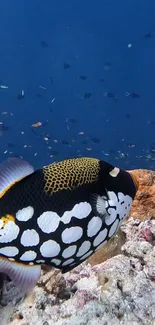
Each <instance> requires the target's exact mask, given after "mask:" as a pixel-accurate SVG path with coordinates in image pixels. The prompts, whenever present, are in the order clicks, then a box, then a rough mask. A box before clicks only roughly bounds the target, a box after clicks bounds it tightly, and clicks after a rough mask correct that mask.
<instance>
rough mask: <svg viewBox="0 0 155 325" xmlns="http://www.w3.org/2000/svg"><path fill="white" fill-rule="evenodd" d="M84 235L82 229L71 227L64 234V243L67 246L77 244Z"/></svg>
mask: <svg viewBox="0 0 155 325" xmlns="http://www.w3.org/2000/svg"><path fill="white" fill-rule="evenodd" d="M82 235H83V229H82V228H81V227H78V226H75V227H70V228H66V229H65V230H64V231H63V232H62V235H61V237H62V241H63V242H64V243H65V244H71V243H74V242H76V241H77V240H78V239H80V238H81V237H82Z"/></svg>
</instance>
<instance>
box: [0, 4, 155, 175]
mask: <svg viewBox="0 0 155 325" xmlns="http://www.w3.org/2000/svg"><path fill="white" fill-rule="evenodd" d="M154 15H155V1H154V0H147V1H146V0H144V1H141V0H126V1H124V0H118V1H116V0H98V1H96V2H95V1H92V0H89V1H88V0H83V1H79V0H46V1H45V0H33V1H29V0H16V1H12V0H5V1H1V2H0V31H1V32H0V160H1V161H2V160H4V159H6V158H7V157H9V156H14V155H17V156H22V157H23V158H24V159H26V160H28V161H29V162H30V163H32V164H33V165H34V166H35V168H38V167H41V166H42V165H45V164H48V163H50V162H53V161H58V160H61V159H64V158H67V157H78V156H91V157H99V158H101V159H105V160H108V161H109V162H111V163H113V164H114V165H117V166H120V167H123V168H126V169H132V168H151V169H154V166H155V161H154V159H155V19H154ZM38 122H40V123H38Z"/></svg>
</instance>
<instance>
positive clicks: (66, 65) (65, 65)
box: [64, 62, 70, 70]
mask: <svg viewBox="0 0 155 325" xmlns="http://www.w3.org/2000/svg"><path fill="white" fill-rule="evenodd" d="M69 68H70V64H68V63H66V62H64V69H65V70H66V69H69Z"/></svg>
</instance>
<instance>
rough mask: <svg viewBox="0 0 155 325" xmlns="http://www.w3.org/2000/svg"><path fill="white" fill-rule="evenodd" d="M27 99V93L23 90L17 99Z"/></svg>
mask: <svg viewBox="0 0 155 325" xmlns="http://www.w3.org/2000/svg"><path fill="white" fill-rule="evenodd" d="M24 97H25V91H24V90H22V91H21V92H20V93H19V94H18V95H17V97H16V98H17V99H18V100H21V99H23V98H24Z"/></svg>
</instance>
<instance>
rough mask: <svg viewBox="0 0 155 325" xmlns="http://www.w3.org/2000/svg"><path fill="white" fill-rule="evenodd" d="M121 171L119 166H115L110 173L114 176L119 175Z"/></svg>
mask: <svg viewBox="0 0 155 325" xmlns="http://www.w3.org/2000/svg"><path fill="white" fill-rule="evenodd" d="M119 172H120V169H119V168H117V167H115V168H114V169H113V170H111V172H110V173H109V174H110V176H112V177H117V175H118V174H119Z"/></svg>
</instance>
